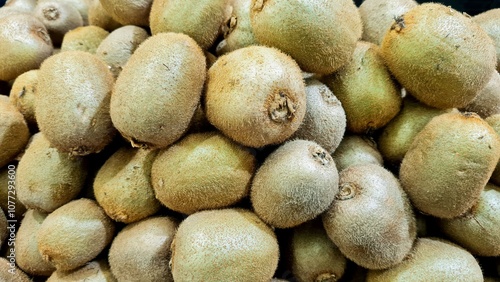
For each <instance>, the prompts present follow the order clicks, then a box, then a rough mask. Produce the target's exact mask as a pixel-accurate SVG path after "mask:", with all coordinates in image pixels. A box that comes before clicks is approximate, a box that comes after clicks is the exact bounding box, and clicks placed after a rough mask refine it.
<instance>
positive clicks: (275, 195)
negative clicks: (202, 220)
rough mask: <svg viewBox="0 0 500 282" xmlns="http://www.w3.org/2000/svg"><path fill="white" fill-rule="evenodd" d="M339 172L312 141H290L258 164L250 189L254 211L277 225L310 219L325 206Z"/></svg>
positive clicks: (335, 190) (322, 150)
mask: <svg viewBox="0 0 500 282" xmlns="http://www.w3.org/2000/svg"><path fill="white" fill-rule="evenodd" d="M338 181H339V174H338V171H337V167H336V166H335V162H334V161H333V158H332V157H331V156H330V154H329V153H328V152H327V151H326V150H325V149H323V148H322V147H321V146H319V145H318V144H317V143H315V142H313V141H306V140H300V139H297V140H293V141H288V142H286V143H284V144H283V145H281V146H280V147H279V148H278V149H277V150H275V151H274V152H272V153H271V154H270V155H269V156H268V157H267V158H266V159H265V161H264V163H263V164H262V165H261V166H260V167H259V169H258V170H257V173H256V174H255V176H254V178H253V181H252V186H251V190H250V199H251V202H252V206H253V208H254V210H255V213H256V214H257V215H258V216H259V217H260V218H261V219H262V220H264V221H265V222H266V223H268V224H269V225H271V226H274V227H277V228H290V227H294V226H297V225H299V224H302V223H304V222H306V221H309V220H311V219H313V218H315V217H317V216H318V215H320V214H321V213H323V212H324V211H326V210H327V209H328V207H329V206H330V205H331V203H332V201H333V199H334V198H335V195H336V194H337V193H338V191H339V190H338V189H339V186H338Z"/></svg>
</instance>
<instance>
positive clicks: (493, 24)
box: [472, 8, 500, 71]
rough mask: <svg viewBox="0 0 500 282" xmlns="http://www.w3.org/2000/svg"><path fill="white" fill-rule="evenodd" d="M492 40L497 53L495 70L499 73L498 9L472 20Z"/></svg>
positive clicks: (499, 32) (499, 26)
mask: <svg viewBox="0 0 500 282" xmlns="http://www.w3.org/2000/svg"><path fill="white" fill-rule="evenodd" d="M472 20H473V21H475V22H476V23H477V24H479V26H481V28H482V29H483V30H484V31H486V33H487V34H488V35H489V36H490V37H491V39H493V42H494V43H495V48H496V53H497V63H496V64H497V70H498V71H500V8H497V9H490V10H487V11H485V12H483V13H481V14H479V15H476V16H474V17H473V18H472Z"/></svg>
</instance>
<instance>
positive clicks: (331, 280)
mask: <svg viewBox="0 0 500 282" xmlns="http://www.w3.org/2000/svg"><path fill="white" fill-rule="evenodd" d="M337 280H338V279H337V276H335V274H333V273H322V274H320V275H318V277H316V279H315V281H314V282H335V281H337Z"/></svg>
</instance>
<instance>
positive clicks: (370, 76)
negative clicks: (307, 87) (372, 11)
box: [322, 41, 402, 134]
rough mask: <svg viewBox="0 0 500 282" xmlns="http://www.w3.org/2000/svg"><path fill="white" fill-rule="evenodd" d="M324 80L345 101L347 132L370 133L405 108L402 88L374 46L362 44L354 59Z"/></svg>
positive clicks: (357, 47) (366, 43)
mask: <svg viewBox="0 0 500 282" xmlns="http://www.w3.org/2000/svg"><path fill="white" fill-rule="evenodd" d="M322 80H323V82H324V83H325V84H326V85H328V87H330V89H331V90H332V91H333V93H334V94H335V96H336V97H337V98H338V99H339V100H340V102H342V106H343V108H344V110H345V114H346V118H347V130H348V131H350V132H352V133H358V134H364V133H370V132H372V131H373V130H376V129H379V128H381V127H383V126H384V125H386V124H387V123H388V122H389V121H391V119H393V118H394V117H395V116H396V115H397V114H398V112H399V110H400V108H401V104H402V98H401V92H400V89H399V86H398V85H397V84H396V83H395V81H394V80H393V79H392V77H391V74H390V73H389V70H388V69H387V67H386V66H385V63H384V61H383V59H382V56H381V54H380V48H379V47H378V46H377V45H375V44H373V43H369V42H363V41H359V42H358V43H357V45H356V48H355V49H354V53H353V55H352V58H351V60H350V61H349V62H348V63H347V64H345V65H344V66H343V67H341V68H340V69H339V70H338V71H337V72H335V73H334V74H332V75H330V76H327V77H325V78H323V79H322Z"/></svg>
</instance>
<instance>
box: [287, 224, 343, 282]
mask: <svg viewBox="0 0 500 282" xmlns="http://www.w3.org/2000/svg"><path fill="white" fill-rule="evenodd" d="M318 223H319V224H318ZM289 252H290V258H289V259H290V261H291V270H292V273H293V275H294V277H295V278H296V279H297V281H298V282H309V281H320V282H335V281H337V280H339V279H340V278H341V277H342V276H343V275H344V272H345V269H346V265H347V259H346V258H345V256H344V255H343V254H342V253H341V252H340V250H339V248H338V247H337V246H335V245H334V244H333V242H332V240H330V238H328V235H327V234H326V232H325V229H324V228H323V226H322V224H321V221H319V222H318V221H310V222H307V223H304V224H302V225H300V226H297V227H296V228H294V230H293V233H292V237H291V242H290V250H289Z"/></svg>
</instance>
